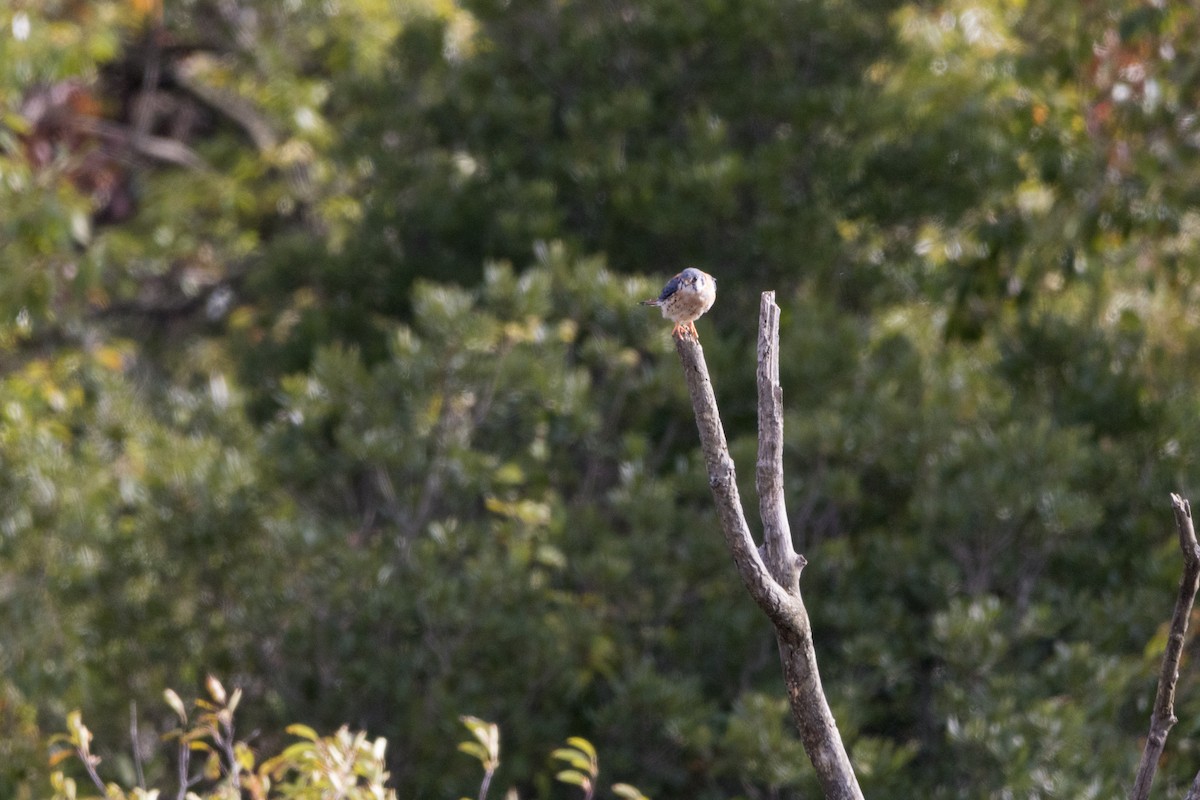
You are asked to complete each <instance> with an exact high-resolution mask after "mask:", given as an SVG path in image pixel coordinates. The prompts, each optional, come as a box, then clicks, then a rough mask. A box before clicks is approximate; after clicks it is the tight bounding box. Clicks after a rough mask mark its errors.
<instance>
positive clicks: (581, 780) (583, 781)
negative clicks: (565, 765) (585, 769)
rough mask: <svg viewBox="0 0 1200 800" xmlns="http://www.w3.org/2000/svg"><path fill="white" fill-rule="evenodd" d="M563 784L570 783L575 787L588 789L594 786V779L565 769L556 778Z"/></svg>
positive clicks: (576, 771)
mask: <svg viewBox="0 0 1200 800" xmlns="http://www.w3.org/2000/svg"><path fill="white" fill-rule="evenodd" d="M554 777H555V778H557V779H558V780H560V781H562V782H563V783H569V784H572V785H573V786H582V787H585V788H586V787H588V786H591V784H592V779H591V777H590V776H588V775H584V774H583V773H582V772H579V771H578V770H573V769H564V770H563V771H561V772H559V773H558V774H556V775H555V776H554Z"/></svg>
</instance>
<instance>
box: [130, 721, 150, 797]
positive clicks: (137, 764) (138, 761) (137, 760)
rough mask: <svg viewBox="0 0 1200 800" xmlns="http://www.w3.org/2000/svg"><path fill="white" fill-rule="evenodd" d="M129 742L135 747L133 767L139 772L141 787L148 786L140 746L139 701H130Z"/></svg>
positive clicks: (138, 779) (138, 781) (138, 777)
mask: <svg viewBox="0 0 1200 800" xmlns="http://www.w3.org/2000/svg"><path fill="white" fill-rule="evenodd" d="M129 742H130V744H131V745H132V747H133V768H134V771H135V772H136V774H137V785H138V788H139V789H143V790H144V789H145V788H146V775H145V773H144V772H143V771H142V748H141V747H140V746H139V745H140V741H139V737H138V717H137V701H136V700H131V701H129Z"/></svg>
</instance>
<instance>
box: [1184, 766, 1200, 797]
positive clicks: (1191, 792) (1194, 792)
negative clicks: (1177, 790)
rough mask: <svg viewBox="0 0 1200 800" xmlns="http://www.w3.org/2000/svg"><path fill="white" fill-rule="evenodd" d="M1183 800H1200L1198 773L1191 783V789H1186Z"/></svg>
mask: <svg viewBox="0 0 1200 800" xmlns="http://www.w3.org/2000/svg"><path fill="white" fill-rule="evenodd" d="M1183 800H1200V772H1197V773H1196V778H1195V780H1193V781H1192V788H1190V789H1188V793H1187V794H1185V795H1184V796H1183Z"/></svg>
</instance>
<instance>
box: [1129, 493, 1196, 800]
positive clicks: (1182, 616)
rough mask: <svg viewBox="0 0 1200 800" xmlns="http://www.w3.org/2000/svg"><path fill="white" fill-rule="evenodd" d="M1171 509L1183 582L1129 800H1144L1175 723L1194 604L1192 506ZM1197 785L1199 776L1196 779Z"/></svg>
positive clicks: (1175, 499)
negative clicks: (1182, 660) (1181, 663)
mask: <svg viewBox="0 0 1200 800" xmlns="http://www.w3.org/2000/svg"><path fill="white" fill-rule="evenodd" d="M1171 507H1172V508H1173V509H1174V511H1175V527H1176V529H1177V531H1178V533H1179V547H1180V549H1182V550H1183V579H1182V580H1181V581H1180V582H1179V597H1178V598H1176V600H1175V613H1174V614H1173V615H1172V616H1171V630H1170V633H1169V635H1168V637H1167V650H1166V652H1165V653H1163V660H1162V670H1161V671H1160V672H1159V676H1158V693H1157V694H1156V695H1155V696H1154V711H1153V713H1152V714H1151V715H1150V734H1149V735H1148V736H1147V737H1146V747H1145V749H1143V750H1142V760H1141V762H1140V763H1139V764H1138V770H1137V777H1136V778H1135V779H1134V782H1133V789H1131V790H1130V792H1129V800H1147V798H1149V796H1150V784H1151V783H1153V781H1154V773H1155V771H1156V770H1157V769H1158V760H1159V758H1160V757H1161V756H1162V752H1163V747H1164V746H1165V745H1166V743H1167V734H1168V733H1170V731H1171V727H1172V726H1173V725H1174V724H1175V723H1176V722H1178V720H1177V719H1176V717H1175V684H1176V682H1177V681H1178V680H1179V657H1180V656H1181V655H1182V653H1183V644H1184V639H1185V638H1186V636H1187V627H1188V618H1189V617H1190V616H1191V613H1192V604H1193V603H1194V602H1195V600H1196V588H1197V580H1200V545H1198V544H1197V542H1196V529H1195V527H1194V526H1193V524H1192V506H1191V504H1190V503H1188V501H1187V500H1184V499H1183V498H1182V497H1180V496H1179V495H1177V494H1174V493H1172V495H1171ZM1197 783H1200V776H1197ZM1187 796H1188V797H1189V798H1192V797H1200V788H1198V787H1197V784H1196V783H1194V784H1193V785H1192V789H1191V791H1189V792H1188V795H1187Z"/></svg>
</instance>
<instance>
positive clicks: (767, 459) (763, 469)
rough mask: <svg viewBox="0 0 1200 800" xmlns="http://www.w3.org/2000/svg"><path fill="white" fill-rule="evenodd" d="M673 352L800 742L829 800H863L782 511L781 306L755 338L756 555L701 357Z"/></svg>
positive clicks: (688, 342) (680, 344) (683, 341)
mask: <svg viewBox="0 0 1200 800" xmlns="http://www.w3.org/2000/svg"><path fill="white" fill-rule="evenodd" d="M675 349H676V350H677V351H678V353H679V358H680V361H682V363H683V372H684V377H685V379H686V380H687V386H688V393H689V394H690V395H691V398H692V409H693V411H694V412H695V415H696V425H697V427H698V428H699V430H700V445H701V449H702V450H703V452H704V463H705V465H706V466H707V468H708V482H709V486H710V487H711V488H712V492H713V498H714V500H715V501H716V505H717V516H718V518H719V519H720V522H721V530H722V532H723V533H724V536H725V543H726V545H727V546H728V547H729V551H730V554H731V555H732V556H733V561H734V564H735V565H736V566H737V570H738V574H739V575H740V576H741V579H742V583H744V584H745V586H746V589H747V590H748V591H749V592H750V596H751V597H753V598H754V601H755V602H756V603H757V604H758V606H759V608H761V609H762V610H763V612H764V613H765V614H766V615H767V617H768V618H769V619H770V620H771V624H772V625H773V626H774V628H775V636H776V639H777V640H778V641H779V655H780V658H781V660H782V662H783V678H784V683H785V684H786V686H787V690H788V697H789V698H790V700H791V707H792V716H793V717H794V719H795V721H796V726H797V728H799V731H800V741H801V742H802V743H803V745H804V750H805V752H806V753H808V757H809V759H810V760H811V761H812V764H813V768H814V769H815V770H816V773H817V778H818V780H819V781H820V783H821V788H822V790H823V792H824V794H825V797H826V798H827V800H861V798H862V790H861V789H859V786H858V779H857V778H856V777H855V775H854V770H853V768H852V767H851V766H850V758H849V756H848V755H847V754H846V748H845V745H844V744H843V743H842V738H841V735H840V734H839V733H838V729H837V723H836V722H835V721H834V718H833V713H832V712H831V711H830V710H829V703H828V701H827V700H826V699H825V691H824V689H822V687H821V676H820V673H819V672H818V671H817V655H816V650H815V649H814V648H813V639H812V627H811V625H810V624H809V619H808V612H807V611H806V610H805V608H804V601H803V599H802V598H801V596H800V571H801V570H802V569H803V568H804V566H805V564H806V563H807V562H806V561H805V559H804V556H802V555H799V554H798V553H797V552H796V551H795V549H794V548H793V546H792V533H791V528H790V526H789V525H788V518H787V509H786V507H785V505H784V497H783V390H782V389H781V388H780V385H779V306H777V305H775V293H774V292H763V295H762V302H761V304H760V318H759V335H758V465H757V482H756V483H757V489H758V496H759V513H760V516H761V517H762V523H763V545H762V547H761V548H759V547H756V546H755V544H754V539H753V537H752V535H751V533H750V527H749V525H748V524H747V523H746V515H745V513H744V511H743V509H742V501H741V497H740V496H739V494H738V487H737V480H736V475H735V469H734V463H733V459H732V458H731V457H730V455H729V447H728V444H727V442H726V440H725V430H724V428H723V427H722V425H721V417H720V414H719V413H718V410H717V401H716V397H715V396H714V394H713V389H712V381H711V380H710V379H709V376H708V366H707V364H705V362H704V350H703V349H702V348H701V347H700V343H699V342H697V341H695V340H693V339H690V338H686V337H685V338H680V339H677V340H676V343H675Z"/></svg>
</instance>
